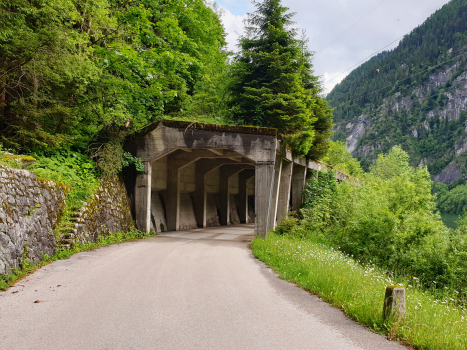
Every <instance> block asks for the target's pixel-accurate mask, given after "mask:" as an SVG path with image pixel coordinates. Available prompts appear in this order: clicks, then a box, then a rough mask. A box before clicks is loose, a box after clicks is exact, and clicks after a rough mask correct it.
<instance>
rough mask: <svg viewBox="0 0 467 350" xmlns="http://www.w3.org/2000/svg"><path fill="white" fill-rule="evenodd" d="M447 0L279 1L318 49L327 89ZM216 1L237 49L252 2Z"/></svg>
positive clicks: (231, 45)
mask: <svg viewBox="0 0 467 350" xmlns="http://www.w3.org/2000/svg"><path fill="white" fill-rule="evenodd" d="M447 2H448V0H283V1H282V3H283V5H284V6H286V7H288V8H289V11H290V12H296V15H295V17H294V21H295V22H296V24H295V26H294V27H295V28H298V29H304V30H306V36H307V38H308V39H309V44H308V45H309V48H310V50H311V51H315V52H317V53H316V55H315V58H314V69H315V74H316V75H318V76H320V77H321V81H322V82H323V85H324V86H325V88H326V92H329V91H330V90H331V89H332V87H334V85H335V84H337V83H339V82H340V81H341V80H342V79H343V78H344V77H345V76H346V75H347V74H348V72H345V70H347V69H348V68H350V67H352V66H353V65H355V64H357V63H358V62H360V61H361V60H363V59H365V58H366V57H368V56H370V55H372V54H373V53H374V52H376V51H378V50H379V49H381V48H383V47H385V46H386V45H388V44H389V43H391V42H392V41H394V40H396V39H398V38H399V37H401V36H403V35H404V34H406V33H408V32H410V31H411V30H412V29H414V28H415V27H417V26H418V25H420V24H422V23H423V22H424V21H425V20H426V19H427V18H428V17H429V16H430V15H431V14H432V13H433V12H435V11H436V10H437V9H439V8H441V7H442V6H443V5H444V4H446V3H447ZM216 3H217V4H218V5H219V6H220V7H221V8H222V9H223V10H224V14H223V16H222V20H223V23H224V27H225V28H226V32H227V33H228V36H227V41H228V43H229V45H228V47H229V49H231V50H236V46H235V44H236V42H237V38H238V34H240V33H241V32H242V29H243V22H242V21H243V19H244V18H245V14H246V13H248V12H253V11H254V6H253V5H252V4H251V1H248V0H217V1H216ZM369 12H370V13H369ZM368 13H369V14H368ZM349 28H350V29H349ZM344 32H345V34H343V33H344ZM397 43H398V41H396V42H395V43H394V44H392V45H390V46H388V47H386V48H385V50H388V49H391V48H394V47H395V46H396V45H397ZM329 44H330V45H329ZM328 45H329V46H328ZM349 71H351V69H350V70H349ZM336 76H337V78H334V77H336ZM332 78H334V79H332ZM331 79H332V80H331Z"/></svg>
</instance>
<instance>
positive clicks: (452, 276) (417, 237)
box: [276, 146, 467, 304]
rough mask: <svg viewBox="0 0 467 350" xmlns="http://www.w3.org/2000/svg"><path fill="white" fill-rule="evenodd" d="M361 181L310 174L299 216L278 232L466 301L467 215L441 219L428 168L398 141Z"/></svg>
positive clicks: (284, 223)
mask: <svg viewBox="0 0 467 350" xmlns="http://www.w3.org/2000/svg"><path fill="white" fill-rule="evenodd" d="M359 179H360V185H357V184H353V183H351V182H346V181H344V182H342V183H338V182H337V181H336V179H335V177H334V176H333V174H332V173H327V174H326V173H320V174H319V176H318V177H317V178H316V177H312V178H311V180H310V181H309V182H308V183H307V186H306V190H305V192H304V194H305V198H306V199H307V201H306V202H305V203H304V205H303V208H302V209H301V210H300V212H299V213H297V215H298V216H296V217H291V218H289V219H287V220H286V221H284V222H283V223H282V225H281V226H279V228H278V229H277V231H276V232H277V233H279V234H289V235H293V236H295V237H299V238H301V239H305V240H312V241H314V242H317V243H322V244H325V245H328V246H331V247H334V248H335V249H339V250H341V251H342V252H344V253H345V254H348V255H351V256H352V257H354V258H355V259H356V260H358V261H360V262H362V263H365V264H369V263H371V264H375V265H376V266H378V267H379V268H381V269H383V270H386V271H388V273H389V274H391V275H392V276H394V277H395V278H399V277H400V278H412V276H415V277H416V278H417V281H419V282H420V285H421V286H423V287H424V288H425V289H428V290H431V291H432V292H433V293H435V294H436V293H441V294H442V293H443V292H444V290H445V288H448V289H450V290H451V291H452V290H455V291H456V293H455V294H456V295H457V299H458V302H460V303H462V304H465V303H466V302H467V278H466V276H467V265H466V262H467V259H466V258H467V255H466V254H467V240H466V237H467V235H466V233H467V225H466V223H467V221H466V220H465V219H464V220H461V222H460V223H459V228H458V229H457V230H451V229H449V228H447V227H446V226H445V225H444V224H443V222H442V221H441V218H440V215H439V213H438V211H437V210H436V203H435V196H434V195H433V194H432V192H431V190H432V181H431V179H430V174H429V173H428V171H427V169H426V168H422V167H418V168H416V169H414V168H413V167H411V166H410V163H409V157H408V154H407V153H406V152H404V151H403V150H402V149H401V148H400V147H398V146H396V147H394V148H393V149H392V150H391V151H390V152H389V153H388V154H381V155H380V156H379V157H378V159H377V161H376V162H375V164H374V165H373V166H372V168H371V171H370V172H369V173H365V174H362V175H361V176H360V177H359ZM453 293H454V292H453Z"/></svg>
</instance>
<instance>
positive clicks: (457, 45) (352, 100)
mask: <svg viewBox="0 0 467 350" xmlns="http://www.w3.org/2000/svg"><path fill="white" fill-rule="evenodd" d="M466 44H467V1H465V0H452V1H450V2H449V3H448V4H446V5H444V6H443V7H442V8H441V9H440V10H438V11H437V12H435V13H434V14H433V15H431V16H430V17H429V18H428V19H427V20H426V21H425V22H424V23H423V24H422V25H420V26H419V27H417V28H415V29H414V30H413V31H412V32H411V33H410V34H408V35H406V36H405V37H404V38H403V39H402V40H401V42H400V44H399V45H398V46H397V48H395V49H394V50H392V51H385V52H382V53H380V54H379V55H377V56H375V57H373V58H372V59H370V60H369V61H368V62H366V63H364V64H362V65H361V66H360V67H358V68H357V69H355V70H353V71H352V72H351V73H350V74H349V75H348V76H347V77H346V78H345V79H344V80H343V81H342V82H341V83H340V84H338V85H336V87H335V88H334V89H333V90H332V91H331V92H330V93H329V95H328V96H327V99H328V100H329V101H331V105H332V106H333V107H335V108H336V110H335V111H334V115H335V121H336V122H341V121H348V120H352V119H353V118H354V117H355V116H359V115H361V114H370V113H372V112H374V111H375V110H377V109H379V108H380V107H381V106H382V105H383V102H384V99H385V98H388V97H389V96H392V95H394V94H396V93H399V94H400V96H408V97H411V98H413V99H414V100H416V98H415V97H416V96H412V93H413V90H414V88H416V87H419V86H421V85H422V84H423V83H426V82H428V81H429V77H430V75H431V74H433V73H435V72H436V71H439V70H441V69H444V68H447V67H451V66H453V65H454V64H456V68H457V70H456V71H455V73H454V74H453V76H452V77H451V79H449V81H448V82H447V83H446V84H445V85H444V86H441V87H439V88H438V89H437V91H433V92H432V93H431V94H430V95H431V97H430V98H429V99H426V100H425V101H424V102H423V104H421V105H420V104H418V103H416V104H415V105H416V106H414V110H413V111H411V113H410V114H411V115H413V114H415V117H416V115H417V114H418V113H420V112H426V111H427V110H431V109H433V108H435V107H437V106H444V104H445V103H446V97H445V93H446V92H447V91H448V90H449V88H450V87H451V83H452V80H454V79H455V78H457V77H458V76H459V75H460V74H461V73H462V72H464V71H465V68H466V58H465V45H466ZM377 69H379V73H378V72H377ZM413 121H415V120H413V119H411V120H409V122H413ZM409 126H410V123H409ZM401 131H402V130H401ZM393 132H395V130H393Z"/></svg>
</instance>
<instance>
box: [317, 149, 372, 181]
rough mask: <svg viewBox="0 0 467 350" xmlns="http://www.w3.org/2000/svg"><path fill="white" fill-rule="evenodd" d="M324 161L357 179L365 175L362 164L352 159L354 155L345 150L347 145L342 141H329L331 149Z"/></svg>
mask: <svg viewBox="0 0 467 350" xmlns="http://www.w3.org/2000/svg"><path fill="white" fill-rule="evenodd" d="M322 161H323V162H325V163H327V164H329V165H332V166H333V167H334V168H336V169H338V170H340V171H342V172H344V173H346V174H349V175H352V176H355V177H358V176H360V175H361V174H362V173H363V170H362V168H361V166H360V162H359V161H358V160H357V159H355V158H354V157H352V154H351V153H350V152H349V151H348V150H347V149H346V148H345V143H343V142H341V141H336V142H334V141H329V149H328V151H327V153H326V155H325V156H324V157H323V158H322Z"/></svg>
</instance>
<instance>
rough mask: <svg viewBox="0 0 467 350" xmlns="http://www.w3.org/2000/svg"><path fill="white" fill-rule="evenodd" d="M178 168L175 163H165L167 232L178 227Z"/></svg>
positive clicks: (176, 229)
mask: <svg viewBox="0 0 467 350" xmlns="http://www.w3.org/2000/svg"><path fill="white" fill-rule="evenodd" d="M179 169H180V166H179V164H177V163H176V162H172V161H170V157H169V159H168V162H167V195H166V199H165V215H166V217H167V230H168V231H178V229H179V227H180V172H179Z"/></svg>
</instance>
